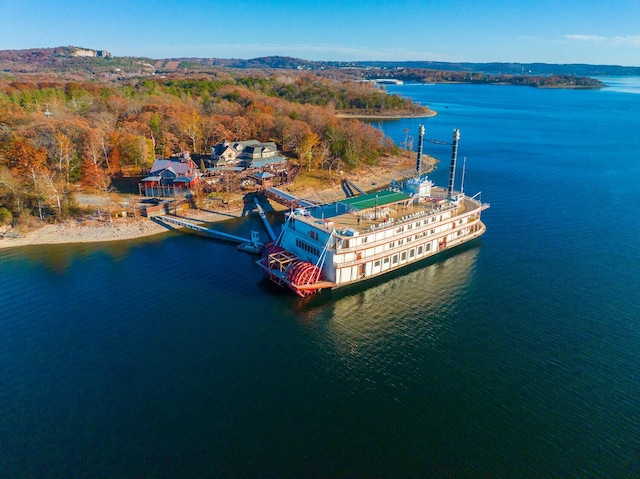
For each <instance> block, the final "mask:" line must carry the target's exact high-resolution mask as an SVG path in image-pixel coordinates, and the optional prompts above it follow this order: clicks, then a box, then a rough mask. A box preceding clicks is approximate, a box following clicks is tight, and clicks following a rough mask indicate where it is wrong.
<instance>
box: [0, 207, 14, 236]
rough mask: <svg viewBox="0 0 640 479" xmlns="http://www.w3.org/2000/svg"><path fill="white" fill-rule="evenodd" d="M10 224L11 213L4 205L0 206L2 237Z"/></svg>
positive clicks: (9, 227)
mask: <svg viewBox="0 0 640 479" xmlns="http://www.w3.org/2000/svg"><path fill="white" fill-rule="evenodd" d="M12 226H13V215H12V214H11V211H9V210H8V209H6V208H5V207H4V206H2V207H0V227H2V236H0V237H1V238H4V235H5V234H7V231H9V230H10V229H11V228H12Z"/></svg>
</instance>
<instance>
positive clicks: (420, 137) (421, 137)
mask: <svg viewBox="0 0 640 479" xmlns="http://www.w3.org/2000/svg"><path fill="white" fill-rule="evenodd" d="M423 140H424V125H420V126H419V127H418V158H417V159H416V178H420V170H421V169H422V142H423Z"/></svg>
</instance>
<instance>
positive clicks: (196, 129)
mask: <svg viewBox="0 0 640 479" xmlns="http://www.w3.org/2000/svg"><path fill="white" fill-rule="evenodd" d="M201 128H202V119H201V118H200V113H198V112H197V111H196V110H190V111H188V112H187V113H185V114H184V115H183V116H182V117H181V118H180V130H181V131H182V133H184V134H185V135H187V136H188V137H189V138H190V139H191V151H193V152H194V153H195V152H197V145H196V143H197V141H198V139H199V138H200V136H201V134H200V131H201Z"/></svg>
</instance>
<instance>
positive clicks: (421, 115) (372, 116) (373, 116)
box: [336, 110, 438, 120]
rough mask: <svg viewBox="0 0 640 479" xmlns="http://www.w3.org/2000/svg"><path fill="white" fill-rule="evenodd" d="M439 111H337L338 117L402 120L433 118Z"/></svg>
mask: <svg viewBox="0 0 640 479" xmlns="http://www.w3.org/2000/svg"><path fill="white" fill-rule="evenodd" d="M437 115H438V112H437V111H435V110H429V111H428V112H426V113H415V114H413V115H406V114H405V115H402V114H398V115H385V114H382V113H381V114H370V115H368V114H360V113H336V117H337V118H345V119H352V120H402V119H404V118H433V117H434V116H437Z"/></svg>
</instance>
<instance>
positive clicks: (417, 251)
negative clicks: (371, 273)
mask: <svg viewBox="0 0 640 479" xmlns="http://www.w3.org/2000/svg"><path fill="white" fill-rule="evenodd" d="M423 246H424V247H423ZM429 251H431V243H427V244H426V245H422V246H418V248H417V249H411V250H409V251H403V252H402V253H400V254H399V255H397V254H394V255H393V256H387V257H386V258H383V259H382V260H377V261H374V263H373V266H374V268H375V267H378V266H380V261H382V262H383V263H384V264H389V263H391V264H392V265H396V264H398V259H399V260H400V261H406V260H407V254H408V255H409V259H410V260H411V259H413V258H414V257H415V256H416V254H417V255H418V256H420V255H421V254H423V253H428V252H429Z"/></svg>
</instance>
